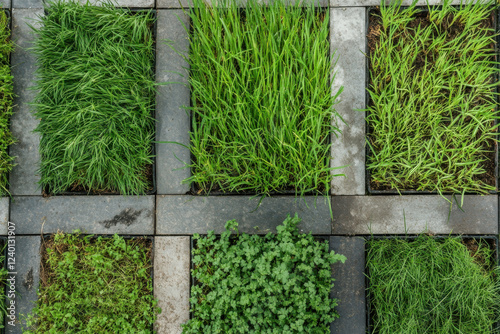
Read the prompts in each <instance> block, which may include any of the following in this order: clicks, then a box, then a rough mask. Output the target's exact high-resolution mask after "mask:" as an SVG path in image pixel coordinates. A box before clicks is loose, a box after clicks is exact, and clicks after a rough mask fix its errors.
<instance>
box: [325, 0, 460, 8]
mask: <svg viewBox="0 0 500 334" xmlns="http://www.w3.org/2000/svg"><path fill="white" fill-rule="evenodd" d="M428 1H429V5H442V4H443V0H428ZM392 2H394V0H385V4H387V5H388V4H390V3H392ZM412 2H413V0H403V2H402V5H403V6H409V5H411V4H412ZM460 2H461V0H452V1H451V4H452V5H460ZM462 2H465V1H463V0H462ZM417 5H418V6H426V5H427V1H426V0H418V2H417ZM330 6H331V7H368V6H380V0H330Z"/></svg>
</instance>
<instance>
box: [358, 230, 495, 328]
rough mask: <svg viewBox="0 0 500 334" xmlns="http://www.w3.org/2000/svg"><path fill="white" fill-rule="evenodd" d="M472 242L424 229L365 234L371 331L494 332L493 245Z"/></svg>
mask: <svg viewBox="0 0 500 334" xmlns="http://www.w3.org/2000/svg"><path fill="white" fill-rule="evenodd" d="M477 246H478V247H477V249H476V250H473V249H472V250H469V249H468V248H467V247H466V246H465V245H464V244H463V243H462V242H461V238H452V237H450V238H445V239H441V240H437V239H434V238H432V237H429V236H425V235H421V236H419V237H418V238H417V239H415V240H414V241H411V242H408V241H406V240H403V239H382V240H377V239H369V240H367V257H366V263H367V267H368V269H369V279H370V286H369V289H368V291H369V295H370V300H371V307H372V309H373V312H372V313H373V316H372V317H371V320H372V324H373V329H374V331H373V333H378V334H384V333H386V334H389V333H390V334H397V333H405V334H417V333H418V334H421V333H429V334H430V333H442V334H445V333H446V334H453V333H478V334H479V333H484V334H491V333H492V332H495V333H496V332H497V331H493V328H494V327H493V326H494V325H495V323H496V321H498V320H500V318H499V311H500V294H499V293H500V283H499V279H498V274H499V270H498V267H496V262H495V261H496V260H495V258H494V251H493V250H491V249H490V248H489V247H488V245H487V244H486V243H485V242H484V241H483V242H480V243H478V244H477ZM492 268H494V269H492Z"/></svg>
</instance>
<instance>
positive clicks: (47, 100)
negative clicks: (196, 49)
mask: <svg viewBox="0 0 500 334" xmlns="http://www.w3.org/2000/svg"><path fill="white" fill-rule="evenodd" d="M155 24H156V18H155V13H154V11H152V10H143V11H139V10H137V11H136V10H134V11H132V10H129V9H126V8H114V7H112V6H111V5H104V6H103V7H97V6H91V5H89V4H87V5H81V4H79V3H76V2H74V1H70V2H57V3H56V2H53V3H49V4H47V7H46V9H45V16H43V17H41V27H40V28H39V29H35V32H36V33H37V34H38V38H37V39H36V42H35V46H34V53H35V55H36V56H37V65H38V68H39V69H38V73H37V74H38V78H39V79H38V81H37V87H36V88H37V89H38V90H39V93H38V95H37V97H36V99H35V102H34V107H35V111H36V116H37V117H39V118H40V119H41V121H40V125H39V126H38V127H37V129H36V131H37V132H39V133H40V135H41V139H40V155H41V167H40V171H39V172H40V176H41V180H40V185H41V187H42V189H43V190H44V192H45V193H46V194H66V195H68V194H89V193H95V194H122V195H126V194H139V195H140V194H154V193H155V175H154V174H155V167H154V165H155V163H154V145H153V140H154V126H155V124H154V122H155V121H154V114H155V86H156V84H155Z"/></svg>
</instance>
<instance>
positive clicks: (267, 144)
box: [185, 0, 340, 195]
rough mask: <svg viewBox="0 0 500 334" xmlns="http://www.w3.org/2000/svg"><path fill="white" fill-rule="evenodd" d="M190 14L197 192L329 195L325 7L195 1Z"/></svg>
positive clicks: (330, 101)
mask: <svg viewBox="0 0 500 334" xmlns="http://www.w3.org/2000/svg"><path fill="white" fill-rule="evenodd" d="M288 3H289V2H288ZM219 4H220V3H219ZM187 13H188V15H189V17H190V27H186V29H188V30H189V31H188V33H189V40H190V49H189V59H188V62H189V67H190V74H189V84H190V89H191V101H190V103H191V106H190V108H189V110H190V112H191V131H190V140H191V144H190V151H191V164H190V166H189V167H191V173H192V176H191V177H189V178H188V179H186V180H185V182H187V183H190V184H191V186H192V188H191V190H192V193H193V194H196V195H198V194H212V195H221V194H224V195H237V194H266V195H272V194H300V195H304V194H320V193H324V194H328V193H329V187H330V182H331V178H332V177H333V174H332V173H331V171H332V168H331V165H330V160H331V159H330V146H331V144H330V136H331V134H332V133H335V134H337V133H338V128H337V127H336V125H332V122H333V124H335V123H336V122H335V120H336V119H337V113H336V111H335V109H334V108H333V105H334V101H335V98H336V97H337V95H334V96H332V92H331V85H330V79H331V78H330V74H331V71H332V66H333V63H332V61H331V59H332V58H331V56H330V43H329V11H328V9H326V8H317V7H312V6H308V7H302V6H300V5H288V4H287V1H285V0H279V1H274V2H273V3H272V4H268V5H267V4H262V3H259V2H258V1H257V0H249V1H247V2H246V7H244V8H239V7H238V6H237V5H236V4H235V2H223V5H221V6H220V7H218V6H213V7H211V6H210V4H208V3H206V2H204V1H202V0H195V1H194V2H193V8H192V9H190V10H189V11H188V12H187ZM339 93H340V91H339Z"/></svg>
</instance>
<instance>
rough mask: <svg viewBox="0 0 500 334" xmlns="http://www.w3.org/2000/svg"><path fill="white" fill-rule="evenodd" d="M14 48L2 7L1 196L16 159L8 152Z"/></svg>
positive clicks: (0, 18)
mask: <svg viewBox="0 0 500 334" xmlns="http://www.w3.org/2000/svg"><path fill="white" fill-rule="evenodd" d="M13 48H14V45H13V43H12V42H11V40H10V28H9V19H8V17H7V16H6V15H5V12H4V11H3V10H2V9H1V8H0V196H1V195H5V194H7V193H8V191H7V185H8V182H9V179H8V176H9V172H10V171H11V170H12V161H13V160H14V158H13V157H10V156H9V154H8V147H9V145H11V144H13V143H14V140H13V138H12V135H11V133H10V129H9V123H10V117H11V116H12V99H13V97H14V93H13V88H12V75H11V73H10V61H9V59H10V53H11V52H12V50H13Z"/></svg>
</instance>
